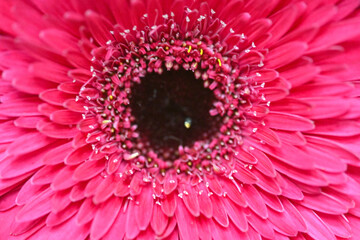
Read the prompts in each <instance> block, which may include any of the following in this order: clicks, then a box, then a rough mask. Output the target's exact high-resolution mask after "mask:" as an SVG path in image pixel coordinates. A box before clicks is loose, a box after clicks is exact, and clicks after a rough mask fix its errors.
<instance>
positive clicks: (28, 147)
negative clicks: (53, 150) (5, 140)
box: [7, 132, 54, 155]
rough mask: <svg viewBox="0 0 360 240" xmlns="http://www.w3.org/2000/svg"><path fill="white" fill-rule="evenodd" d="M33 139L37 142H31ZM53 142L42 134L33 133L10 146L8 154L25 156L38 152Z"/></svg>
mask: <svg viewBox="0 0 360 240" xmlns="http://www.w3.org/2000/svg"><path fill="white" fill-rule="evenodd" d="M33 139H36V141H35V142H34V141H31V140H33ZM53 141H54V140H53V139H51V138H48V137H46V136H44V135H43V134H41V133H38V132H32V133H28V134H25V135H23V136H21V137H19V138H18V139H16V140H15V141H14V142H13V143H12V144H10V146H9V147H8V149H7V152H8V153H9V154H13V155H19V154H25V153H29V152H32V151H35V150H38V149H40V148H42V147H44V146H46V145H48V144H50V143H52V142H53Z"/></svg>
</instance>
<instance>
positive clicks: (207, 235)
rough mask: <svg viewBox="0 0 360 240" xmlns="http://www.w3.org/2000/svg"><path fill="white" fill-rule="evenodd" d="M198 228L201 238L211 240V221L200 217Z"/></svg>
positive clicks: (197, 223) (197, 222)
mask: <svg viewBox="0 0 360 240" xmlns="http://www.w3.org/2000/svg"><path fill="white" fill-rule="evenodd" d="M196 226H197V229H198V231H199V236H201V239H202V240H211V239H212V237H211V230H212V229H211V226H210V220H209V219H207V218H205V217H199V218H198V219H197V221H196Z"/></svg>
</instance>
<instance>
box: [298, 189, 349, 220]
mask: <svg viewBox="0 0 360 240" xmlns="http://www.w3.org/2000/svg"><path fill="white" fill-rule="evenodd" d="M300 204H301V205H303V206H305V207H307V208H311V209H312V210H315V211H319V212H322V213H327V214H334V215H341V214H343V213H346V212H347V211H348V210H349V209H348V208H347V207H346V206H344V204H342V203H341V202H340V201H337V200H336V199H334V198H333V197H332V196H331V195H327V194H325V193H322V194H317V195H305V196H304V199H303V200H302V201H301V202H300Z"/></svg>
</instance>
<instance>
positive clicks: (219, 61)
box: [218, 58, 221, 67]
mask: <svg viewBox="0 0 360 240" xmlns="http://www.w3.org/2000/svg"><path fill="white" fill-rule="evenodd" d="M218 63H219V66H220V67H221V60H220V58H218Z"/></svg>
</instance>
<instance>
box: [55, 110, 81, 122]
mask: <svg viewBox="0 0 360 240" xmlns="http://www.w3.org/2000/svg"><path fill="white" fill-rule="evenodd" d="M50 119H51V120H52V121H53V122H55V123H58V124H63V125H71V124H77V123H78V122H79V121H80V120H81V119H82V116H81V114H80V113H76V112H73V111H69V110H59V111H56V112H53V113H52V114H51V115H50Z"/></svg>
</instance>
